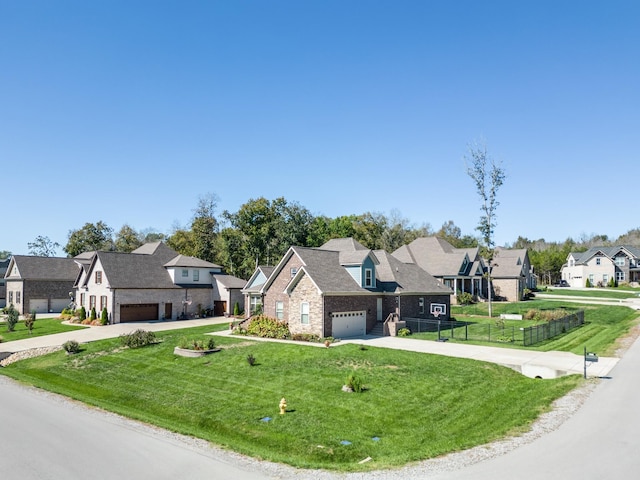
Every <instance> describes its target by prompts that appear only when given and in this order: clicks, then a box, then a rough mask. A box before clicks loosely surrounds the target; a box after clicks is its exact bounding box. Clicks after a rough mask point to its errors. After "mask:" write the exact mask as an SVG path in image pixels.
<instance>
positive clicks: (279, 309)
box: [276, 302, 284, 320]
mask: <svg viewBox="0 0 640 480" xmlns="http://www.w3.org/2000/svg"><path fill="white" fill-rule="evenodd" d="M276 318H277V319H278V320H282V319H283V318H284V302H276Z"/></svg>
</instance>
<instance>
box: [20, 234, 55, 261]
mask: <svg viewBox="0 0 640 480" xmlns="http://www.w3.org/2000/svg"><path fill="white" fill-rule="evenodd" d="M27 247H28V248H29V255H35V256H37V257H55V256H56V252H57V250H58V249H59V248H60V244H59V243H58V242H53V241H51V240H50V239H49V237H43V236H42V235H38V236H37V237H36V239H35V240H34V241H33V242H29V243H27Z"/></svg>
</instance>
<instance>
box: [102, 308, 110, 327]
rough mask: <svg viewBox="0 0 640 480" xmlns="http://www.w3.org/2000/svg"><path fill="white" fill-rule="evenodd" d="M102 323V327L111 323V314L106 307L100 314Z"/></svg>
mask: <svg viewBox="0 0 640 480" xmlns="http://www.w3.org/2000/svg"><path fill="white" fill-rule="evenodd" d="M100 323H101V324H102V325H106V324H107V323H109V313H108V312H107V307H104V308H103V309H102V312H101V313H100Z"/></svg>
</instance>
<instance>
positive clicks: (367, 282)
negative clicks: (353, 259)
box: [364, 268, 373, 287]
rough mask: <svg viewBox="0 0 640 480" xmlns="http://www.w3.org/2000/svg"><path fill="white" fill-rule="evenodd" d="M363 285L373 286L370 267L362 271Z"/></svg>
mask: <svg viewBox="0 0 640 480" xmlns="http://www.w3.org/2000/svg"><path fill="white" fill-rule="evenodd" d="M364 286H365V287H373V270H372V269H370V268H367V269H365V271H364Z"/></svg>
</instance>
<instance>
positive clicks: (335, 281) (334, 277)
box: [292, 247, 366, 293]
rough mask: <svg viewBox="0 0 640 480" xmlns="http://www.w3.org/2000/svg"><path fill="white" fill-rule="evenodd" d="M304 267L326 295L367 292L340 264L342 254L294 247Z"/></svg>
mask: <svg viewBox="0 0 640 480" xmlns="http://www.w3.org/2000/svg"><path fill="white" fill-rule="evenodd" d="M292 250H293V252H294V253H295V254H297V255H298V257H300V260H302V262H303V263H304V266H303V267H302V268H303V269H304V271H305V272H307V274H308V275H309V276H310V277H311V279H312V280H313V281H314V282H315V284H316V285H317V286H318V288H319V289H320V290H321V291H322V292H324V293H356V292H358V293H359V292H365V291H366V290H365V289H364V288H362V287H361V286H360V285H359V284H358V283H357V282H356V281H355V280H354V279H353V277H352V276H351V275H349V272H347V270H346V269H345V268H344V267H343V266H342V265H341V264H340V252H336V251H333V250H323V249H321V248H306V247H292Z"/></svg>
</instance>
